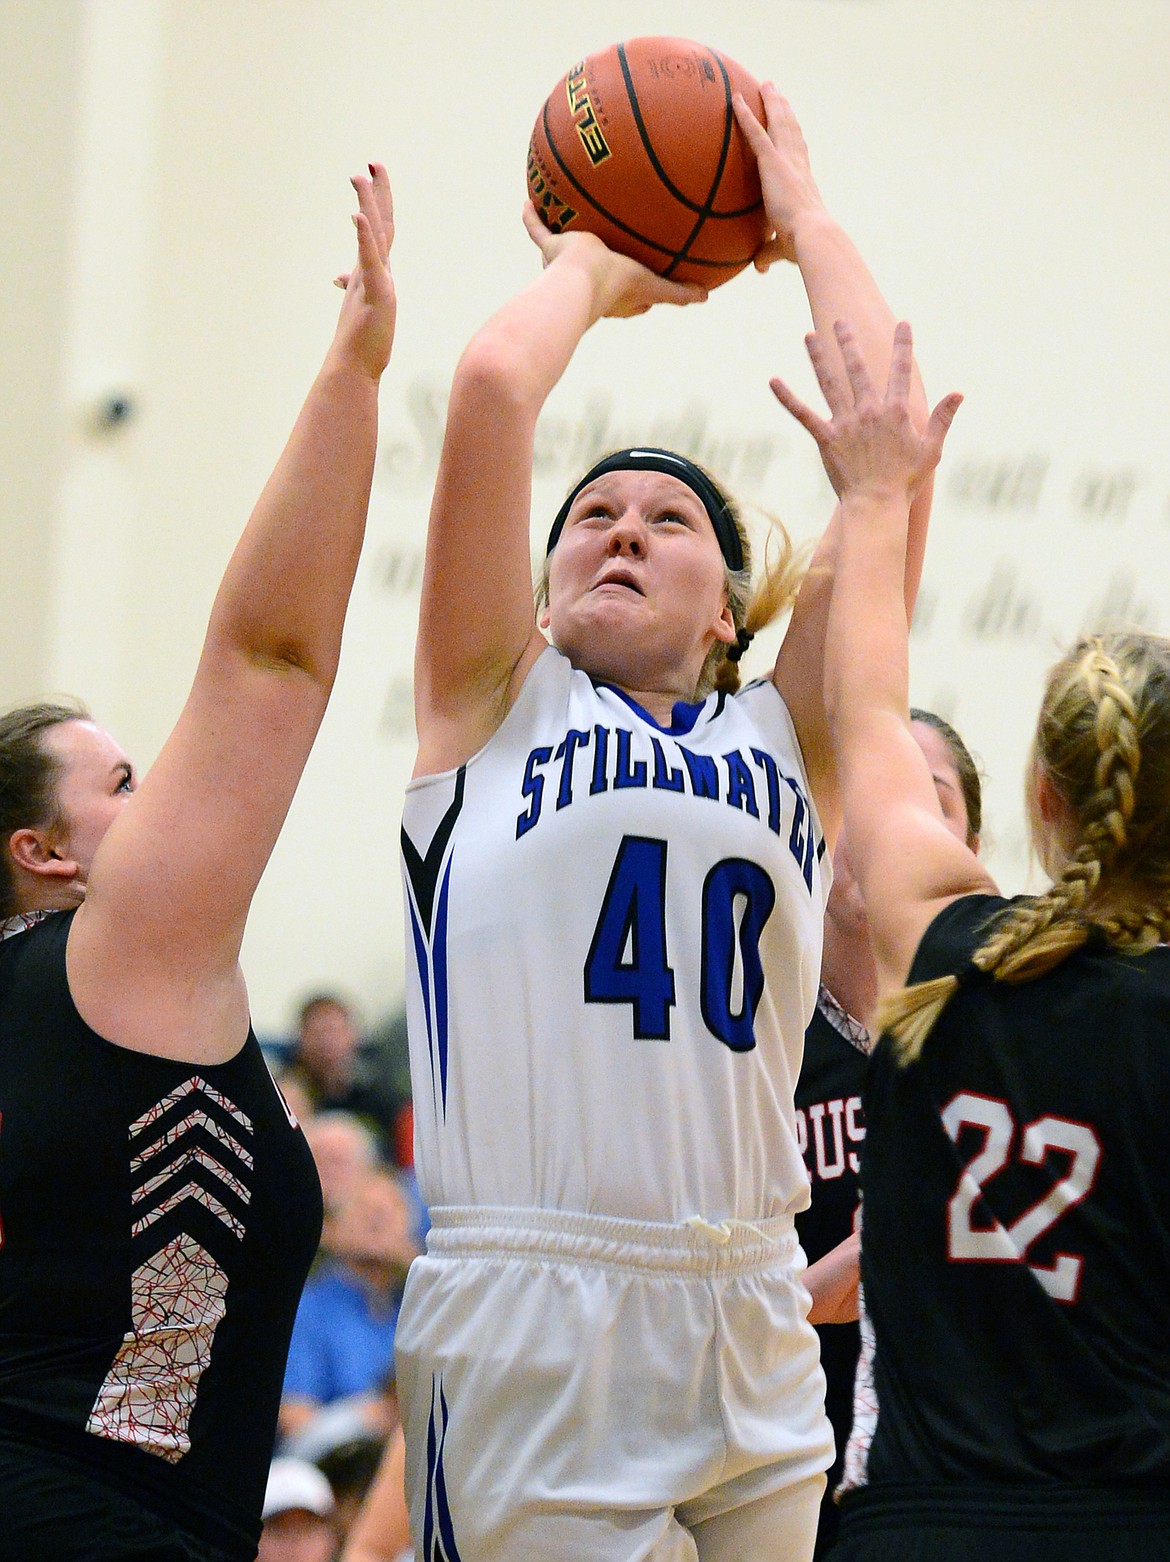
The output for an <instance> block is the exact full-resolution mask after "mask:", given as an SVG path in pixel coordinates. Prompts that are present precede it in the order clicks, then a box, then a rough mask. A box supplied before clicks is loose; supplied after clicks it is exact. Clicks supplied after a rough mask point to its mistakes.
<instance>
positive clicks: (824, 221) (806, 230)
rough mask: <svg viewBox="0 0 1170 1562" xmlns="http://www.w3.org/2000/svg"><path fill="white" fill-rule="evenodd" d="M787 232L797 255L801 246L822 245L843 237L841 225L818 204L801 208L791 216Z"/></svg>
mask: <svg viewBox="0 0 1170 1562" xmlns="http://www.w3.org/2000/svg"><path fill="white" fill-rule="evenodd" d="M788 231H789V233H790V234H791V235H792V243H793V246H794V248H795V249H796V251H797V253H798V254H799V252H800V249H801V247H802V245H806V244H819V243H824V242H825V241H826V240H828V241H836V240H840V239H843V238H844V237H845V230H844V229H843V228H842V226H841V224H840V223H839V222H838V221H837V219H836V218H835V217H833V216H831V215H830V213H829V212H828V211H827V209H826V208H825V207H824V206H822V205H821V204H820V203H819V202H818V203H817V204H816V205H812V206H803V207H801V209H800V210H799V211H798V212H796V214H795V215H794V216H793V218H792V221H791V223H790V224H789V227H788Z"/></svg>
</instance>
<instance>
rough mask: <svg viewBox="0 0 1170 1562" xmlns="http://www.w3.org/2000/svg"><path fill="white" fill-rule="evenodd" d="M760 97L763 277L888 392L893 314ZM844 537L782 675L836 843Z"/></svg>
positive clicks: (755, 141) (785, 122)
mask: <svg viewBox="0 0 1170 1562" xmlns="http://www.w3.org/2000/svg"><path fill="white" fill-rule="evenodd" d="M762 92H763V99H764V110H765V115H766V123H765V124H764V125H761V124H760V123H759V121H758V120H757V119H756V118H755V116H754V115H753V114H752V113H751V110H750V109H749V108H748V107H747V104H746V103H745V102H744V100H743V99H742V98H737V100H736V115H737V118H738V120H739V124H740V128H741V129H742V131H743V133H744V135H745V137H746V138H747V140H748V143H749V145H750V146H751V148H752V150H753V151H754V152H755V154H756V158H757V161H758V163H759V168H760V182H761V186H762V189H763V192H764V204H765V208H766V210H767V213H768V218H769V221H770V223H771V225H772V227H773V230H774V234H773V238H772V239H771V240H770V241H769V242H768V243H767V244H765V246H764V247H763V249H762V250H761V251H760V253H759V254H758V256H757V257H756V265H757V267H758V268H759V269H761V270H766V269H767V268H768V266H770V265H771V264H772V263H773V262H774V261H776V260H781V259H783V260H789V261H792V262H794V263H795V264H796V265H797V267H798V268H799V270H800V275H801V280H802V282H803V283H804V288H805V292H806V294H807V296H808V302H809V308H810V309H811V311H812V318H813V326H814V329H815V330H816V331H817V332H818V334H819V335H820V337H821V339H822V340H823V341H824V342H825V343H826V344H827V345H826V349H825V350H826V352H827V353H829V354H830V356H832V357H834V358H835V357H836V355H837V347H836V343H835V339H834V337H833V325H834V323H835V322H836V321H837V320H841V319H848V320H849V321H850V323H851V325H852V327H853V332H854V338H855V340H856V342H857V345H858V351H859V352H860V354H861V356H862V359H863V361H864V362H865V364H866V366H867V368H868V370H869V373H870V375H871V377H872V378H873V381H874V383H875V384H881V385H884V384H885V382H886V377H887V375H888V373H889V368H890V344H891V342H892V339H893V331H894V315H893V313H892V311H891V309H890V307H889V305H888V304H887V302H886V300H885V298H884V296H883V294H882V292H881V290H880V288H879V287H878V285H877V282H876V281H875V280H874V277H873V275H872V273H871V272H870V270H869V267H868V266H867V265H866V263H865V261H864V259H863V258H862V256H861V254H860V252H859V251H858V249H857V246H856V245H855V244H854V243H853V241H852V239H850V237H849V235H848V234H847V233H846V232H845V230H844V229H843V228H842V227H841V224H840V223H839V222H838V221H837V220H836V219H835V218H834V217H833V216H832V215H831V214H830V212H829V211H828V210H827V209H826V207H825V203H824V201H823V199H822V197H821V194H820V191H819V189H818V187H817V184H816V181H815V180H814V178H813V175H812V170H811V167H810V164H809V156H808V148H807V146H806V145H805V140H804V136H803V134H802V132H801V128H800V125H799V124H798V122H797V119H796V116H795V114H794V113H793V111H792V107H791V105H790V104H789V103H788V101H787V100H786V99H785V98H784V97H783V96H782V95H781V94H780V93H779V92H778V91H777V89H776V87H775V86H774V85H773V84H772V83H771V82H766V83H765V84H764V86H763V89H762ZM838 361H839V360H838ZM909 409H910V416H911V419H912V421H913V422H914V424H915V426H916V427H918V428H920V429H924V428H925V426H926V421H927V415H928V414H927V405H926V396H925V392H924V390H923V387H922V381H921V377H920V375H919V374H918V370H917V367H916V366H915V367H914V368H913V370H912V374H911V384H910V394H909ZM932 486H933V479H932V477H931V476H928V477H927V478H926V479H925V480H924V482H923V484H922V486H921V488H920V489H919V491H918V492H917V493H916V494H915V496H914V504H913V509H912V512H911V519H910V527H909V532H908V542H907V547H906V568H905V579H904V583H903V595H904V600H905V611H906V613H907V616H909V615H910V614H911V613H912V611H913V606H914V600H915V597H916V595H917V591H918V581H919V578H920V576H921V573H922V558H923V553H924V550H925V546H926V528H927V522H928V520H929V515H930V501H931V492H932ZM837 536H838V530H837V527H836V525H833V524H831V525H830V527H829V528H828V530H827V531H826V533H825V535H824V537H823V538H822V539H821V542H820V544H819V545H818V547H817V549H816V552H815V554H814V557H813V562H812V566H811V567H810V569H809V572H808V576H807V578H806V581H805V585H804V588H803V590H802V592H801V594H800V596H799V598H798V600H797V604H796V606H795V608H794V610H793V614H792V622H791V624H790V626H789V629H788V633H787V634H786V635H785V638H784V643H783V645H782V646H781V649H780V653H779V655H778V657H777V661H776V670H775V677H776V681H777V685H778V687H779V688H780V691H781V693H782V694H783V695H784V698H785V701H786V703H787V704H788V707H789V710H790V711H791V713H792V717H793V720H794V722H795V723H796V728H797V732H798V733H799V735H800V739H801V746H802V749H803V751H804V754H805V759H806V763H807V764H808V766H809V772H810V780H811V782H812V786H813V791H814V795H815V796H816V799H817V803H818V807H819V810H820V813H821V819H822V823H823V824H824V825H825V827H826V830H827V831H828V832H829V833H830V835H831V834H832V833H833V831H834V820H835V819H836V817H837V816H838V813H839V807H838V803H837V786H836V778H835V775H834V772H833V767H832V758H831V753H832V750H831V744H830V743H829V740H828V731H827V728H826V725H825V720H824V705H823V698H822V689H821V668H822V666H823V657H824V637H825V626H826V623H827V616H828V602H829V594H830V590H831V585H832V575H833V570H834V567H835V562H836V547H837Z"/></svg>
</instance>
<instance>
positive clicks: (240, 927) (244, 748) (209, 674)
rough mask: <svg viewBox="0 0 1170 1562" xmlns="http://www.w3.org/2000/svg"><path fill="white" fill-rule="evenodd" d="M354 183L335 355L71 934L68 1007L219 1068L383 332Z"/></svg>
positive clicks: (309, 722)
mask: <svg viewBox="0 0 1170 1562" xmlns="http://www.w3.org/2000/svg"><path fill="white" fill-rule="evenodd" d="M353 183H354V188H355V190H356V192H357V196H358V201H359V206H360V210H359V212H358V214H357V216H356V217H355V219H354V220H355V223H356V226H357V237H358V261H357V265H356V266H355V268H354V271H353V273H352V275H351V276H350V277H349V278H348V285H347V287H346V292H345V299H344V302H343V304H342V307H341V314H340V318H339V321H338V325H337V330H336V333H335V335H334V339H333V342H332V345H331V347H330V349H329V352H328V353H327V355H326V358H325V362H324V364H323V366H322V368H321V371H320V373H319V374H318V376H317V378H316V380H315V382H314V384H313V387H312V389H311V390H310V392H309V396H308V399H307V400H306V402H305V405H304V407H303V409H302V411H301V413H300V416H299V417H298V419H297V422H296V426H295V427H294V429H293V432H292V435H291V437H290V439H289V441H288V444H287V445H286V447H285V449H284V452H283V454H282V455H281V457H280V460H279V462H278V463H277V466H276V469H275V471H274V472H273V474H272V476H271V478H270V479H269V481H268V483H267V485H266V486H265V488H264V491H263V493H262V494H261V496H260V499H259V501H258V503H257V505H256V508H255V510H254V511H253V513H252V516H251V518H250V520H249V522H248V525H247V527H246V529H245V531H244V533H243V536H242V537H241V539H240V542H239V544H238V545H237V547H236V550H235V553H234V554H233V556H232V559H231V562H230V563H229V565H228V568H227V572H226V573H225V575H224V578H223V582H222V584H221V586H220V588H219V591H218V593H217V595H216V598H215V604H214V606H213V608H212V612H211V621H210V624H209V626H208V631H207V638H206V641H205V643H204V647H203V652H202V655H201V657H200V661H199V665H198V669H197V671H196V674H195V680H194V683H193V685H192V688H191V692H190V695H189V696H188V699H187V702H186V704H185V706H184V708H183V711H182V714H181V715H180V717H179V721H178V723H177V725H176V727H175V729H174V731H173V733H172V734H171V736H170V737H169V738H168V740H167V742H166V744H165V745H164V747H163V749H162V751H161V753H160V754H159V757H158V759H157V761H156V762H155V764H154V765H153V766H152V767H151V769H150V772H149V774H148V775H147V776H146V778H145V779H144V780H143V782H142V785H141V787H140V788H139V790H138V791H137V793H136V795H135V796H134V797H133V798H132V799H131V801H130V803H129V804H128V805H127V806H126V808H125V809H124V811H123V812H122V813H121V815H120V816H119V817H118V819H117V820H116V822H115V823H114V824H113V825H112V826H111V827H110V829H109V831H108V833H107V834H106V836H105V838H104V839H103V840H102V843H101V845H100V847H99V849H98V851H97V854H96V856H95V858H94V861H93V865H92V870H91V872H90V874H89V883H88V887H87V893H86V898H85V903H84V905H83V906H82V908H81V910H80V911H79V912H78V914H77V917H76V919H75V923H74V927H73V929H72V932H71V937H70V944H69V976H70V984H71V987H72V990H73V993H74V998H75V1001H76V1003H77V1006H78V1009H79V1010H80V1011H81V1013H82V1015H83V1017H84V1018H85V1019H86V1020H87V1021H88V1023H89V1024H90V1025H92V1026H93V1027H94V1028H95V1029H96V1030H98V1031H99V1032H101V1033H102V1034H104V1035H109V1036H112V1037H116V1038H117V1039H118V1040H119V1041H120V1042H121V1043H122V1044H123V1045H126V1046H130V1047H136V1048H139V1049H141V1050H144V1051H163V1050H167V1051H173V1052H175V1053H176V1054H177V1055H180V1056H183V1057H187V1058H190V1059H205V1060H206V1061H209V1062H214V1061H217V1060H220V1059H221V1058H223V1057H226V1056H230V1055H231V1054H232V1053H233V1052H234V1051H235V1050H236V1049H237V1048H238V1047H239V1046H240V1044H241V1042H242V1041H243V1039H244V1035H245V1034H246V1030H247V1003H246V995H245V992H244V987H243V981H242V978H241V977H240V974H239V969H238V964H237V959H238V955H239V949H240V943H241V940H242V937H243V932H244V921H245V918H246V916H247V912H248V908H249V905H250V903H251V899H252V895H253V893H254V891H255V888H256V885H257V883H258V881H259V878H260V875H261V873H262V871H263V869H264V866H265V864H266V863H267V861H268V857H269V854H270V852H271V850H272V847H273V844H274V843H275V841H276V837H277V834H278V833H279V830H280V827H281V825H282V823H283V821H284V817H285V814H286V812H287V810H288V807H289V804H290V802H291V801H292V796H293V793H294V791H295V789H296V786H297V782H298V780H299V779H300V775H301V771H302V769H303V767H304V764H305V760H306V759H307V757H308V754H309V749H310V747H311V745H312V742H313V739H314V736H315V735H316V732H317V728H318V725H319V723H320V721H321V717H322V715H323V714H324V711H325V706H326V702H327V700H328V698H329V693H330V689H331V687H332V683H333V678H334V675H335V673H336V670H337V662H338V656H339V653H340V647H341V632H342V626H343V623H344V618H345V611H346V605H347V603H348V600H349V593H350V588H351V586H352V584H353V578H354V572H355V569H356V567H357V561H358V555H359V552H360V549H361V544H362V536H363V532H364V528H365V521H366V511H367V506H368V503H369V495H370V484H371V480H372V475H373V466H374V451H375V446H376V442H377V425H378V384H379V380H380V377H381V374H382V371H383V369H384V367H385V365H386V362H387V360H388V358H389V355H390V348H391V344H392V341H393V336H394V324H395V297H394V288H393V284H392V281H391V277H390V270H389V263H388V256H389V250H390V244H391V239H392V236H393V213H392V204H391V197H390V186H389V182H388V180H387V177H386V172H385V170H384V169H383V168H381V167H371V172H370V175H369V176H366V175H362V176H361V177H360V178H357V179H355V180H354V181H353ZM253 286H254V288H255V290H256V293H257V296H258V298H260V297H262V290H263V279H262V278H258V279H254V281H253Z"/></svg>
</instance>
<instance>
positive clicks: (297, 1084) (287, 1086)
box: [270, 1064, 313, 1132]
mask: <svg viewBox="0 0 1170 1562" xmlns="http://www.w3.org/2000/svg"><path fill="white" fill-rule="evenodd" d="M270 1067H272V1073H273V1078H274V1079H275V1080H276V1083H277V1085H278V1087H279V1089H280V1093H281V1095H282V1096H283V1097H284V1104H285V1106H287V1107H288V1109H289V1111H290V1112H291V1113H292V1115H293V1116H294V1117H295V1118H296V1120H297V1122H298V1123H300V1125H301V1127H302V1128H304V1129H305V1130H306V1132H307V1131H308V1125H309V1122H310V1119H311V1118H312V1117H313V1101H312V1097H311V1096H310V1095H309V1092H308V1091H307V1090H306V1089H305V1085H304V1082H303V1081H302V1080H301V1079H300V1078H298V1077H297V1075H295V1074H291V1073H289V1071H288V1070H287V1069H284V1068H277V1067H273V1066H272V1065H271V1064H270Z"/></svg>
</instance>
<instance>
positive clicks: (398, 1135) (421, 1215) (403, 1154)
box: [393, 1100, 431, 1247]
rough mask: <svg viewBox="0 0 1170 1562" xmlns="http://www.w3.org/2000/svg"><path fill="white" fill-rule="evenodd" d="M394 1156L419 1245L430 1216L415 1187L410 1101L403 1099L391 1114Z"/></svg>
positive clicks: (416, 1182)
mask: <svg viewBox="0 0 1170 1562" xmlns="http://www.w3.org/2000/svg"><path fill="white" fill-rule="evenodd" d="M393 1144H394V1159H395V1161H396V1162H397V1165H398V1173H399V1180H400V1181H401V1183H402V1187H403V1190H404V1192H405V1193H406V1197H407V1199H408V1200H409V1202H410V1229H411V1231H412V1232H413V1234H414V1239H415V1241H416V1242H417V1243H418V1244H419V1246H420V1247H422V1245H423V1243H424V1242H425V1241H426V1235H427V1232H428V1231H429V1230H430V1229H431V1217H430V1214H429V1212H428V1210H427V1207H426V1205H425V1204H424V1203H423V1196H422V1193H421V1191H420V1189H419V1185H418V1178H417V1177H416V1176H415V1171H414V1103H413V1101H410V1100H406V1101H404V1102H403V1103H402V1105H401V1106H400V1107H399V1108H398V1110H397V1112H395V1114H394V1136H393Z"/></svg>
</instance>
